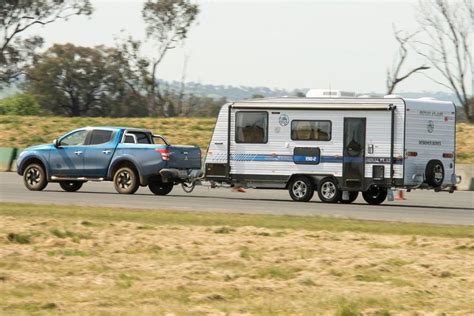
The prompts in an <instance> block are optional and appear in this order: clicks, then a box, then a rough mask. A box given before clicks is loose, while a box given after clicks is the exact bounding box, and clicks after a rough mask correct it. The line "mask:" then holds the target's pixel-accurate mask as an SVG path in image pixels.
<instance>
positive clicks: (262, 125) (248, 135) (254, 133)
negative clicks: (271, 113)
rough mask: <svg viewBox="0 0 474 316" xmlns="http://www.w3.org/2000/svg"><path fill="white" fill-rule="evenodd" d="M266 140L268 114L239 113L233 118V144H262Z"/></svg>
mask: <svg viewBox="0 0 474 316" xmlns="http://www.w3.org/2000/svg"><path fill="white" fill-rule="evenodd" d="M267 140H268V113H267V112H250V111H249V112H247V111H246V112H244V111H239V112H237V113H236V116H235V142H236V143H252V144H262V143H266V142H267Z"/></svg>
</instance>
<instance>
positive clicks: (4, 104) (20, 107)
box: [0, 93, 41, 115]
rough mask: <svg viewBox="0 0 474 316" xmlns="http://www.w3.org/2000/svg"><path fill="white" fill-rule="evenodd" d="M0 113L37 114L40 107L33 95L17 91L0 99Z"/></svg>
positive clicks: (39, 112)
mask: <svg viewBox="0 0 474 316" xmlns="http://www.w3.org/2000/svg"><path fill="white" fill-rule="evenodd" d="M0 114H1V115H39V114H41V108H40V106H39V104H38V102H37V101H36V99H35V97H34V96H32V95H31V94H28V93H17V94H15V95H13V96H11V97H7V98H4V99H1V100H0Z"/></svg>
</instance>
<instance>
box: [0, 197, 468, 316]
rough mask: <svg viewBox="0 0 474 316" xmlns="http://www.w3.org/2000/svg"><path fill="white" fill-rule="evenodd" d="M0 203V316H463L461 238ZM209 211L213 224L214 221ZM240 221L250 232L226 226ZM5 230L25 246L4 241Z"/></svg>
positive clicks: (464, 247) (464, 242) (464, 246)
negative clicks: (66, 315) (30, 315)
mask: <svg viewBox="0 0 474 316" xmlns="http://www.w3.org/2000/svg"><path fill="white" fill-rule="evenodd" d="M0 205H1V208H0V258H2V259H1V260H0V297H1V298H2V299H0V314H1V313H5V314H12V313H32V312H39V313H44V314H50V313H61V314H63V313H78V312H79V313H82V314H99V313H100V314H104V313H105V314H117V313H120V314H166V313H171V314H215V315H217V314H222V315H224V314H302V315H304V314H306V315H315V314H329V315H334V314H338V315H358V314H359V313H362V314H367V315H390V314H409V315H414V314H416V313H419V314H433V315H436V314H440V313H443V312H446V313H448V314H459V315H465V314H469V313H472V311H473V310H474V302H473V300H472V297H473V296H474V275H473V274H472V271H474V237H473V236H472V234H466V233H464V236H470V237H463V238H461V237H457V238H453V237H440V236H443V233H442V232H441V231H439V234H438V235H439V236H425V235H418V234H413V235H398V234H383V235H381V234H376V233H367V232H360V230H359V231H351V228H352V227H355V226H351V225H350V221H343V222H342V223H345V224H344V225H346V229H345V231H344V230H342V231H339V230H338V229H334V228H335V227H336V226H334V225H331V221H333V222H337V221H339V220H335V219H331V221H329V220H328V221H327V224H328V228H329V229H328V230H324V229H320V228H316V227H317V226H315V227H313V228H314V229H311V227H309V226H306V227H305V228H298V227H296V226H295V225H291V218H290V221H289V222H290V227H291V228H285V223H286V222H288V219H289V217H278V216H266V217H265V216H253V215H229V214H202V216H204V217H194V215H192V214H188V213H170V212H163V213H161V212H157V211H134V212H132V211H126V210H116V213H119V214H116V215H115V216H114V215H113V214H111V213H112V212H113V211H112V210H111V209H93V208H85V207H82V208H79V207H70V208H69V207H59V206H49V207H48V206H42V207H41V206H31V205H24V209H25V212H24V213H23V212H22V211H21V209H20V208H19V206H20V205H18V204H0ZM104 213H105V215H104ZM122 213H123V214H125V215H123V214H122ZM12 214H15V215H12ZM68 214H69V215H68ZM107 214H108V215H107ZM127 214H128V215H127ZM171 214H175V215H176V217H172V216H171ZM133 215H134V216H133ZM124 216H125V217H124ZM126 216H129V217H126ZM178 216H181V217H182V218H184V220H181V221H180V222H178V220H177V218H178ZM188 216H191V217H188ZM205 216H207V217H208V219H209V220H208V221H204V220H205ZM213 216H215V217H216V218H217V220H222V222H220V224H219V225H214V224H215V223H217V222H213V221H212V217H213ZM234 217H235V218H234ZM241 217H245V218H246V219H247V221H248V222H247V223H253V225H248V226H242V225H233V223H234V219H236V221H237V223H243V220H242V218H241ZM267 218H268V221H266V219H267ZM197 219H201V220H203V222H204V223H202V222H200V221H199V220H197ZM224 219H225V220H226V222H224ZM186 220H187V221H188V222H186ZM193 220H194V223H195V224H193ZM277 220H280V227H279V228H276V221H277ZM320 220H321V221H322V222H324V221H325V219H320V218H303V219H302V220H301V223H302V224H303V223H305V222H306V223H308V222H311V221H320ZM259 222H261V223H262V225H259ZM357 222H358V223H359V227H361V226H363V225H365V223H366V222H360V221H357ZM269 223H270V224H269ZM221 224H222V225H221ZM293 224H294V223H293ZM374 224H376V223H374ZM368 225H370V223H368ZM269 226H271V227H274V228H269ZM419 226H420V227H422V226H423V225H419ZM303 227H304V226H303ZM436 227H438V226H436ZM440 227H443V226H440ZM455 228H456V227H455ZM411 229H412V232H414V233H416V231H417V230H416V227H415V226H413V227H412V228H411ZM459 229H461V230H462V228H459ZM424 231H427V230H424V228H422V229H421V230H420V232H421V233H423V232H424ZM12 233H13V234H16V235H18V236H23V237H22V239H21V240H23V239H24V237H25V236H28V237H27V238H26V240H28V242H26V243H18V242H15V240H14V239H11V238H8V236H11V234H12ZM448 235H452V233H451V232H450V233H449V234H448Z"/></svg>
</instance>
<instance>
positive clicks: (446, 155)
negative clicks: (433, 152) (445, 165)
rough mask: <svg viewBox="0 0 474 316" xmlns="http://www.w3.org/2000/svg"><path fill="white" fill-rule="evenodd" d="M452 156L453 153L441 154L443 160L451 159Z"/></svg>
mask: <svg viewBox="0 0 474 316" xmlns="http://www.w3.org/2000/svg"><path fill="white" fill-rule="evenodd" d="M453 157H454V154H453V153H443V158H453Z"/></svg>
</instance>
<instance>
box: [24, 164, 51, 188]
mask: <svg viewBox="0 0 474 316" xmlns="http://www.w3.org/2000/svg"><path fill="white" fill-rule="evenodd" d="M23 182H24V183H25V187H26V188H27V189H28V190H30V191H41V190H43V189H44V188H46V186H47V185H48V180H47V179H46V172H45V171H44V168H43V166H41V165H40V164H38V163H32V164H30V165H28V166H27V167H26V168H25V172H23Z"/></svg>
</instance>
